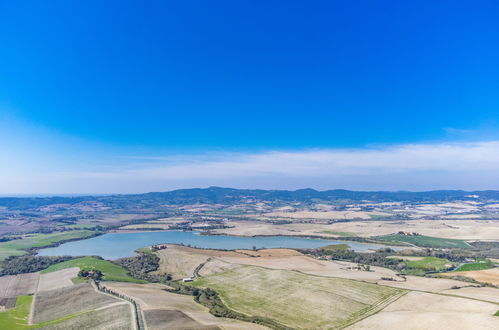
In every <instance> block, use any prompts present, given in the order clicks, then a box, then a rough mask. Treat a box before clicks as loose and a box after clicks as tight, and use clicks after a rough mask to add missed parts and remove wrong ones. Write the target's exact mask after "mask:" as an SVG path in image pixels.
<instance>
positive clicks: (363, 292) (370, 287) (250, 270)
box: [192, 266, 405, 329]
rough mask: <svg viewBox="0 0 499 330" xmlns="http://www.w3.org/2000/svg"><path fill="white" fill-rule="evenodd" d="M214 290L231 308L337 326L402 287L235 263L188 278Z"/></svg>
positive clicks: (297, 323) (295, 323)
mask: <svg viewBox="0 0 499 330" xmlns="http://www.w3.org/2000/svg"><path fill="white" fill-rule="evenodd" d="M192 285H194V286H197V287H209V288H212V289H214V290H216V291H217V292H218V293H219V294H220V297H221V299H222V300H223V302H224V303H225V304H226V305H227V306H228V307H229V308H231V309H233V310H235V311H237V312H240V313H244V314H247V315H251V316H260V317H266V318H270V319H272V320H274V321H276V322H279V323H281V324H283V325H286V326H288V327H293V328H308V329H322V328H341V327H344V326H347V325H349V324H351V323H352V322H355V321H357V320H359V319H361V318H363V317H365V316H367V315H370V314H373V313H376V312H377V311H379V310H380V309H381V308H383V307H384V306H385V305H386V304H387V303H388V302H389V301H391V300H392V299H394V298H395V297H397V296H399V295H401V294H403V293H404V292H405V291H403V290H400V289H396V288H391V287H385V286H380V285H375V284H370V283H365V282H360V281H353V280H347V279H341V278H332V277H321V276H314V275H307V274H303V273H299V272H295V271H288V270H272V269H266V268H261V267H256V266H239V267H236V268H234V269H232V270H229V271H226V272H223V273H218V274H215V275H210V276H207V277H202V278H200V279H199V280H197V281H195V282H193V283H192Z"/></svg>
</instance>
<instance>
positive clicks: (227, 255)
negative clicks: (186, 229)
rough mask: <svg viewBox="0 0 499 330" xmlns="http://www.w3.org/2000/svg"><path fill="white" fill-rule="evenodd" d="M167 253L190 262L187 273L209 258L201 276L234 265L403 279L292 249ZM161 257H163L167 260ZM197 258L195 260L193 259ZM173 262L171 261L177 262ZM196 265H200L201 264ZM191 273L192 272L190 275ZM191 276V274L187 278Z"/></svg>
mask: <svg viewBox="0 0 499 330" xmlns="http://www.w3.org/2000/svg"><path fill="white" fill-rule="evenodd" d="M166 250H169V254H170V255H172V256H177V258H178V259H180V260H184V259H185V260H189V268H188V269H189V271H190V270H191V269H192V270H193V269H194V268H196V266H197V265H199V264H196V265H194V264H192V263H191V262H192V261H193V260H198V261H201V262H204V261H205V260H207V258H208V257H211V259H210V260H209V261H208V262H206V263H205V265H204V266H203V267H202V268H201V269H200V271H199V274H200V275H202V276H206V275H211V274H215V273H217V272H221V271H225V270H228V269H231V268H234V267H236V266H237V265H253V266H260V267H265V268H271V269H282V270H296V271H300V272H303V273H306V274H311V275H320V276H330V277H342V278H349V279H356V280H362V281H368V282H373V283H375V282H376V281H379V280H380V279H381V278H382V277H392V278H393V279H396V280H400V281H401V280H403V279H402V278H400V277H398V276H397V275H396V272H394V271H392V270H390V269H387V268H381V267H375V266H372V267H371V271H369V272H366V271H360V270H357V269H356V266H357V264H355V263H351V262H346V261H324V260H317V259H314V258H311V257H309V256H306V255H304V254H302V253H300V252H298V251H296V250H292V249H262V250H258V251H251V250H236V251H220V250H209V249H206V250H205V249H195V248H189V247H185V246H179V245H168V248H167V249H165V250H161V251H166ZM167 255H168V254H164V255H163V257H162V258H166V257H167ZM194 256H197V257H194ZM178 259H177V261H175V260H174V261H173V262H178ZM201 262H199V263H201ZM190 274H192V272H191V273H190ZM189 276H190V275H189Z"/></svg>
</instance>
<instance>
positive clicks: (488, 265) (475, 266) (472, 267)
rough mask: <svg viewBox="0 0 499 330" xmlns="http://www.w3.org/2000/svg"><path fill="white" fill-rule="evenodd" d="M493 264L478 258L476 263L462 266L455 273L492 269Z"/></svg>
mask: <svg viewBox="0 0 499 330" xmlns="http://www.w3.org/2000/svg"><path fill="white" fill-rule="evenodd" d="M492 267H493V266H492V262H491V261H490V260H488V259H483V258H477V259H476V262H473V263H469V264H464V265H461V266H460V267H459V268H457V269H455V270H454V271H455V272H466V271H469V270H483V269H490V268H492Z"/></svg>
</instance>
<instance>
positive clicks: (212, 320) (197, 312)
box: [103, 282, 267, 330]
mask: <svg viewBox="0 0 499 330" xmlns="http://www.w3.org/2000/svg"><path fill="white" fill-rule="evenodd" d="M103 285H104V286H106V287H107V288H109V289H111V290H113V291H115V292H118V293H121V294H124V295H126V296H129V297H132V298H134V299H135V300H136V301H137V302H138V303H139V304H140V306H141V307H142V310H143V311H144V312H145V311H148V310H157V309H162V310H173V311H182V312H183V313H184V314H186V315H187V316H188V317H190V318H192V319H193V320H195V321H196V322H198V323H200V324H202V325H204V326H209V327H220V328H222V329H234V330H235V329H238V330H242V329H267V328H266V327H263V326H260V325H257V324H252V323H247V322H240V321H236V320H232V319H226V318H219V317H215V316H213V315H211V314H210V313H209V311H208V309H207V308H206V307H204V306H202V305H200V304H198V303H196V302H195V301H194V299H193V297H191V296H186V295H180V294H175V293H171V292H166V291H164V290H162V289H164V288H166V287H165V286H163V285H160V284H135V283H119V282H106V283H103ZM155 322H157V321H155Z"/></svg>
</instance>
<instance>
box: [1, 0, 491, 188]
mask: <svg viewBox="0 0 499 330" xmlns="http://www.w3.org/2000/svg"><path fill="white" fill-rule="evenodd" d="M498 10H499V4H498V3H497V2H495V1H483V2H480V4H474V5H473V6H470V5H469V3H468V2H465V1H452V2H450V1H442V2H438V3H435V2H432V1H423V2H417V3H406V2H400V1H383V2H378V3H373V2H369V1H361V2H360V3H359V2H356V3H355V4H353V3H348V2H342V3H340V2H334V3H332V2H330V1H317V2H314V3H313V4H310V3H304V2H295V1H287V2H286V4H285V5H283V3H282V2H273V1H270V2H269V1H239V2H237V3H235V2H230V1H216V2H206V1H183V2H181V3H175V2H165V1H151V2H149V3H148V5H147V6H144V5H139V4H138V3H134V2H128V1H121V2H107V3H102V2H99V1H85V2H80V3H73V4H72V5H71V6H67V5H66V3H65V2H63V1H51V2H37V1H26V2H23V3H16V2H10V3H8V2H3V3H0V44H1V45H2V51H1V52H0V194H2V195H9V194H61V193H64V194H78V193H141V192H149V191H166V190H172V189H177V188H190V187H208V186H227V187H235V188H262V189H299V188H315V189H319V190H326V189H338V188H343V189H351V190H410V191H422V190H435V189H464V190H484V189H499V185H498V184H497V182H499V180H498V179H499V134H498V132H499V130H498V128H499V125H498V124H499V93H497V91H498V90H499V79H498V77H499V46H498V45H499V40H498V39H499V21H498V20H497V17H496V16H497V15H496V13H497V12H499V11H498Z"/></svg>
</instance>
